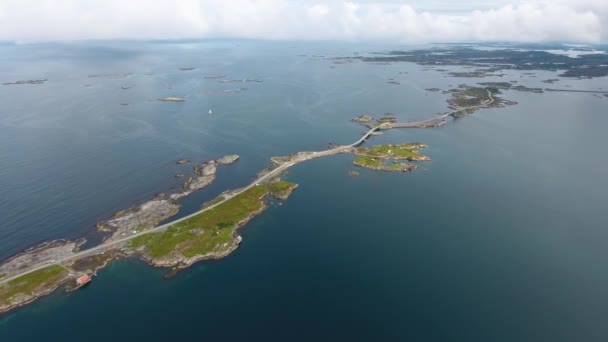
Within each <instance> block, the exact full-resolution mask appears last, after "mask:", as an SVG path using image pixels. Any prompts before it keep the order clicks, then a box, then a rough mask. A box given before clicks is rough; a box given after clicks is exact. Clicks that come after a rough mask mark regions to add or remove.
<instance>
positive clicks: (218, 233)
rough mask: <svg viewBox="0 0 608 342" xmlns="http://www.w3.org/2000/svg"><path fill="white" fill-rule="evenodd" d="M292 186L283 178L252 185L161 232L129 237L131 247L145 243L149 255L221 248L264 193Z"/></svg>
mask: <svg viewBox="0 0 608 342" xmlns="http://www.w3.org/2000/svg"><path fill="white" fill-rule="evenodd" d="M294 187H295V184H293V183H288V182H285V181H279V182H275V183H271V184H260V185H258V186H254V187H252V188H250V189H248V190H246V191H245V192H243V193H241V194H239V195H237V196H235V197H233V198H231V199H229V200H227V201H226V202H224V203H222V204H219V205H218V206H216V207H214V208H213V209H209V210H208V211H205V212H204V213H201V214H199V215H197V216H195V217H192V218H190V219H188V220H186V221H182V222H179V223H177V224H175V225H173V226H171V227H169V228H168V229H167V230H165V231H164V232H161V233H150V234H145V235H142V236H139V237H137V238H135V239H133V240H132V241H131V247H133V248H137V247H140V246H145V251H146V253H147V254H148V255H149V256H151V257H152V258H161V257H164V256H167V255H169V254H170V253H171V252H173V251H175V250H176V251H178V252H180V253H181V254H182V255H183V256H185V257H188V258H190V257H194V256H196V255H205V254H208V253H210V252H214V251H221V250H223V249H225V248H227V247H228V246H230V245H231V244H232V235H233V232H234V229H235V228H236V227H237V224H238V222H240V221H242V220H243V219H245V218H247V217H248V216H249V215H251V214H252V213H255V212H257V211H259V210H261V209H262V207H263V205H264V203H263V197H264V196H266V195H268V194H273V195H285V194H286V193H288V192H289V191H291V190H292V189H293V188H294ZM213 201H215V200H212V202H213ZM217 202H219V200H218V201H217ZM217 202H216V203H217Z"/></svg>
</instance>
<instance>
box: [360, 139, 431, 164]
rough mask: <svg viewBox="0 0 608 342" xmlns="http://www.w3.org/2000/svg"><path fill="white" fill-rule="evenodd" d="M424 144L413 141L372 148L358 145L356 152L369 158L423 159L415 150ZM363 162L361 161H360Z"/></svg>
mask: <svg viewBox="0 0 608 342" xmlns="http://www.w3.org/2000/svg"><path fill="white" fill-rule="evenodd" d="M424 147H425V145H423V144H421V143H418V142H413V143H407V144H401V145H377V146H373V147H372V148H369V149H368V148H364V147H359V148H358V149H357V153H358V154H361V155H364V156H365V157H370V158H394V159H412V160H419V159H425V156H424V155H423V154H421V153H419V152H418V151H417V150H418V149H420V148H424ZM362 162H363V161H362Z"/></svg>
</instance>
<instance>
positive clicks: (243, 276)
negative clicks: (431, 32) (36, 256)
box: [0, 41, 608, 341]
mask: <svg viewBox="0 0 608 342" xmlns="http://www.w3.org/2000/svg"><path fill="white" fill-rule="evenodd" d="M394 48H397V47H395V46H380V45H376V46H370V45H355V44H335V43H331V44H330V43H326V44H316V43H315V44H313V43H262V42H245V41H218V42H206V43H171V44H169V43H167V44H162V43H155V44H153V43H130V42H129V43H126V42H125V43H121V42H116V43H103V44H102V43H74V44H47V45H18V46H15V45H2V46H0V75H2V76H1V78H0V83H4V82H12V81H16V80H22V79H39V78H48V80H49V81H48V82H47V83H46V84H43V85H15V86H1V87H0V102H1V103H2V104H3V109H2V110H1V111H0V212H1V213H2V216H3V220H2V221H0V258H2V259H4V258H7V257H9V256H11V255H13V254H15V253H17V252H18V251H20V250H22V249H24V248H27V247H29V246H32V245H35V244H37V243H40V242H42V241H45V240H49V239H57V238H78V237H83V236H93V237H94V235H95V234H94V224H95V222H97V221H98V220H101V219H104V218H107V217H109V216H111V215H112V214H113V213H114V212H115V211H117V210H120V209H124V208H127V207H129V206H130V205H132V204H134V203H138V202H141V201H144V200H146V199H149V198H151V197H152V196H153V195H154V194H155V193H158V192H163V191H170V190H171V189H173V188H175V187H178V186H179V185H180V184H181V183H182V182H183V180H179V179H175V178H174V175H175V174H176V173H178V172H184V171H188V170H189V169H190V168H191V165H186V166H177V165H175V160H177V159H180V158H188V159H192V160H193V161H197V162H202V161H205V160H209V159H214V158H217V157H220V156H222V155H225V154H233V153H236V154H239V155H240V156H241V159H240V160H239V161H238V162H237V163H236V164H234V165H231V166H227V167H224V168H221V169H220V170H219V171H218V179H217V180H216V182H215V183H213V184H212V185H211V186H210V187H208V188H206V189H204V190H202V191H200V192H198V193H196V194H194V195H192V196H191V197H190V198H188V199H187V200H186V201H185V202H184V206H183V207H182V211H181V212H180V214H179V215H185V214H187V213H190V212H193V211H194V210H196V209H197V208H199V206H200V204H202V203H203V202H204V201H205V200H207V199H210V198H213V197H214V196H216V195H217V194H219V193H220V192H222V191H224V190H226V189H230V188H235V187H239V186H243V185H245V184H248V183H249V182H250V181H251V179H252V177H253V176H254V175H255V174H256V173H257V172H258V171H259V170H261V169H262V168H264V167H265V166H266V165H267V164H268V162H269V158H270V157H271V156H276V155H287V154H290V153H293V152H297V151H303V150H322V149H325V148H326V147H327V144H328V143H351V142H353V141H355V140H356V139H358V138H359V136H360V134H361V132H362V131H363V128H362V127H361V126H357V125H355V124H353V123H351V122H349V120H350V119H351V118H353V117H356V116H358V115H360V114H362V113H366V112H372V113H375V114H377V115H379V114H382V113H384V112H393V113H397V117H398V118H399V119H400V120H402V121H408V120H414V119H421V118H429V117H432V116H433V115H435V114H437V113H439V112H442V111H445V110H446V103H445V99H447V95H443V94H441V93H437V92H429V91H426V90H424V89H425V88H432V87H437V88H440V89H450V88H453V87H455V86H457V85H459V84H463V83H465V84H469V85H474V84H475V83H476V82H483V81H509V80H517V81H518V82H519V84H523V85H526V86H529V87H546V86H547V85H546V84H543V83H541V82H540V81H541V80H544V79H549V78H555V75H556V74H557V73H551V72H535V74H536V77H530V75H524V74H521V73H518V72H515V71H513V72H508V75H507V76H504V77H503V78H484V79H464V78H449V77H447V78H446V77H444V76H445V75H444V74H443V73H440V72H437V71H434V70H425V68H424V67H421V66H418V65H415V64H411V63H396V64H391V65H372V64H365V63H354V64H341V65H334V64H332V62H331V60H327V59H324V58H321V57H313V55H323V56H326V57H334V56H352V55H353V54H354V53H355V52H360V53H369V52H373V51H380V50H389V49H394ZM399 48H401V47H399ZM303 54H305V55H306V56H300V55H303ZM332 66H334V67H335V68H330V67H332ZM189 67H194V68H196V69H194V70H191V71H181V70H179V69H178V68H189ZM399 72H402V73H401V74H400V73H399ZM405 72H407V73H405ZM124 73H129V74H130V75H127V76H125V77H88V76H89V75H116V74H124ZM220 74H224V75H226V78H227V79H245V78H249V79H259V80H261V81H262V82H261V83H255V82H250V83H219V82H218V81H217V80H216V79H205V78H204V76H209V75H220ZM389 78H394V79H396V80H397V81H399V82H400V83H401V84H400V85H393V84H388V83H386V81H387V80H388V79H389ZM605 82H606V79H605V78H600V79H593V80H566V79H562V80H561V81H560V82H558V83H557V84H556V85H552V86H551V87H555V88H563V87H564V86H566V85H571V86H572V88H573V89H598V88H600V87H602V85H604V84H605ZM87 85H88V86H87ZM121 87H128V89H121ZM242 87H243V88H247V90H245V91H242V92H240V93H237V94H225V95H224V94H222V92H223V90H225V89H236V88H242ZM604 90H605V89H604ZM167 96H177V97H183V98H186V101H185V102H183V103H161V102H157V101H154V100H155V99H157V98H161V97H167ZM502 96H503V97H504V98H505V99H508V100H514V101H517V102H518V103H519V104H518V105H515V106H510V107H507V108H500V109H483V110H480V111H478V112H476V113H475V114H473V115H471V116H467V117H465V118H463V119H460V120H456V121H454V122H449V123H448V124H447V125H445V126H443V127H441V128H436V129H427V130H391V131H388V132H385V133H384V135H382V136H378V137H373V138H372V139H371V140H370V142H369V143H368V144H376V143H401V142H411V141H420V142H423V143H425V144H427V145H429V147H428V148H427V149H426V150H425V151H424V153H425V154H426V155H428V156H430V157H431V158H432V159H433V161H431V162H427V163H422V164H420V168H419V169H418V170H417V171H415V172H413V173H409V174H400V173H399V174H393V173H382V172H372V171H366V170H358V171H360V172H361V176H360V177H357V178H351V177H349V176H348V175H347V172H348V171H349V170H351V169H354V166H353V165H352V160H353V157H352V156H348V155H341V156H333V157H328V158H325V159H319V160H313V161H310V162H306V163H303V164H300V165H297V166H295V167H294V168H293V169H291V170H290V171H289V173H287V174H286V175H285V176H284V177H285V178H286V179H288V180H290V181H293V182H296V183H298V184H299V185H300V187H299V188H298V189H297V190H296V191H295V192H294V193H293V194H292V196H291V197H290V198H289V199H288V200H287V201H286V202H285V203H284V204H283V205H281V206H279V205H278V204H277V203H276V201H275V202H274V203H273V204H271V205H270V208H269V209H268V210H267V211H266V212H265V213H263V214H262V215H261V216H259V217H257V218H256V219H254V220H253V221H252V222H251V223H250V224H248V225H247V226H245V227H244V228H243V229H242V231H241V232H242V235H243V237H244V241H243V245H242V247H241V248H239V249H238V250H237V251H235V252H234V253H233V254H231V255H229V256H228V257H226V258H225V259H223V260H220V261H214V262H202V263H199V264H196V265H194V266H193V267H191V268H190V269H188V270H185V271H183V272H182V273H180V274H178V276H177V277H175V278H174V279H171V280H162V276H163V274H164V272H165V271H164V270H159V269H154V268H152V267H149V266H147V265H144V264H142V263H141V262H138V261H136V260H132V259H130V260H124V261H120V262H117V263H114V264H112V265H111V266H109V267H108V268H106V269H104V270H102V271H101V272H100V273H99V276H98V277H96V278H94V281H93V283H92V284H91V285H90V286H88V287H86V288H84V289H83V290H81V291H77V292H75V293H72V294H70V295H68V296H66V295H64V294H62V293H61V292H56V293H54V294H53V295H51V296H48V297H45V298H42V299H40V300H39V301H37V302H36V303H34V304H32V305H30V306H27V307H25V308H23V309H20V310H17V311H15V312H13V313H10V314H8V315H4V316H0V340H1V341H32V340H34V339H38V340H48V339H49V338H50V337H52V339H53V340H64V339H73V338H75V337H76V336H86V338H87V340H90V341H106V340H108V339H111V338H113V337H115V336H119V337H120V338H124V339H126V338H131V339H132V338H136V339H138V340H140V339H141V340H144V339H145V340H147V341H166V340H169V339H177V338H182V339H186V340H203V339H222V340H236V339H240V340H269V339H273V340H279V339H280V340H311V339H320V340H329V339H331V340H337V339H340V340H362V341H363V340H364V341H369V340H391V341H394V340H407V339H411V340H421V341H463V340H466V341H471V340H476V341H514V340H518V341H549V340H550V341H573V340H581V341H602V340H604V338H605V336H607V334H608V328H607V327H606V324H605V317H607V314H608V268H606V267H605V264H606V263H605V261H606V260H608V248H607V247H608V231H607V230H606V229H605V228H606V225H605V223H604V220H605V217H606V209H608V208H607V207H606V203H608V202H607V200H608V181H607V179H606V177H605V170H606V168H607V167H608V154H606V153H605V148H604V147H605V146H607V144H608V141H607V140H608V138H607V136H606V134H605V130H606V127H608V116H607V115H606V113H608V111H607V110H606V109H607V108H608V98H605V97H604V98H598V97H595V96H592V95H590V94H583V93H551V92H546V93H544V94H534V93H528V92H516V91H505V92H504V94H503V95H502ZM121 103H128V105H121ZM210 109H211V110H212V111H213V114H209V113H208V112H209V110H210Z"/></svg>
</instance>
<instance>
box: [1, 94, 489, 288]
mask: <svg viewBox="0 0 608 342" xmlns="http://www.w3.org/2000/svg"><path fill="white" fill-rule="evenodd" d="M486 91H487V92H488V96H489V97H490V100H489V101H486V102H483V103H481V104H480V105H478V106H472V107H466V108H460V109H457V110H453V111H451V112H449V113H446V114H442V115H441V116H439V117H437V118H433V119H429V120H424V121H417V122H409V123H402V124H399V123H393V124H390V123H383V124H381V125H378V126H375V127H372V128H370V129H369V131H367V132H366V133H365V134H364V135H363V136H362V137H361V138H360V139H359V140H357V141H355V142H353V143H352V144H350V145H342V146H338V147H335V148H332V149H328V150H325V151H319V152H312V153H309V154H306V155H303V156H299V157H296V158H294V159H292V160H290V161H288V162H285V163H283V164H281V165H279V166H278V167H277V168H275V169H273V170H271V171H269V172H268V173H266V174H264V175H262V176H260V177H258V178H257V179H255V180H254V181H253V182H252V183H251V184H249V185H247V186H245V187H244V188H240V189H237V190H234V191H232V192H230V193H228V194H224V199H223V200H222V201H220V202H217V203H215V204H213V205H211V206H208V207H206V208H203V209H201V210H199V211H196V212H194V213H192V214H190V215H187V216H184V217H182V218H179V219H177V220H174V221H171V222H169V223H165V224H163V225H160V226H158V227H155V228H152V229H148V230H145V231H142V232H139V233H135V234H131V235H129V236H126V237H124V238H121V239H117V240H112V241H108V242H105V243H102V244H100V245H98V246H96V247H92V248H89V249H86V250H84V251H80V252H77V253H74V254H72V255H70V256H68V257H65V258H62V259H57V260H52V261H44V262H42V263H40V264H38V265H33V267H30V268H28V269H26V270H24V271H23V272H20V273H19V274H15V275H12V276H10V277H7V278H3V279H0V285H1V284H4V283H8V282H10V281H11V280H14V279H16V278H19V277H21V276H23V275H26V274H29V273H32V272H34V271H38V270H41V269H43V268H46V267H49V266H52V265H60V266H62V267H65V266H64V265H63V264H64V263H66V262H68V261H74V260H78V259H82V258H84V257H87V256H90V255H93V254H99V253H102V252H105V251H107V250H110V249H113V248H117V247H121V246H122V245H123V244H124V243H126V242H128V241H130V240H132V239H134V238H136V237H138V236H142V235H145V234H149V233H158V232H162V231H164V230H165V229H167V228H169V227H170V226H172V225H174V224H177V223H180V222H182V221H185V220H188V219H190V218H192V217H194V216H197V215H200V214H202V213H204V212H206V211H208V210H211V209H213V208H215V207H217V206H218V205H221V204H223V203H225V202H226V201H228V200H230V199H231V198H233V197H235V196H238V195H240V194H242V193H243V192H245V191H247V190H249V189H251V188H253V187H254V186H257V185H258V184H260V183H263V182H265V181H268V180H270V179H272V178H274V177H276V176H278V175H279V174H281V173H282V172H283V171H285V170H287V169H289V168H290V167H292V166H294V165H296V164H299V163H301V162H303V161H307V160H310V159H315V158H320V157H326V156H329V155H334V154H339V153H347V152H350V151H351V150H352V149H353V148H355V147H357V146H359V145H361V144H363V143H364V142H365V141H366V140H367V139H368V138H369V137H370V135H372V133H374V132H375V131H378V130H381V129H382V130H387V129H392V128H421V127H437V126H440V125H430V124H431V123H435V122H437V121H438V120H440V121H441V122H442V124H443V123H444V122H445V119H446V118H447V117H448V116H449V115H451V114H453V113H457V112H460V111H462V110H467V109H477V108H482V107H487V106H489V105H491V104H492V103H494V97H492V93H491V92H490V91H489V90H487V89H486Z"/></svg>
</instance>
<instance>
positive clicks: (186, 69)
mask: <svg viewBox="0 0 608 342" xmlns="http://www.w3.org/2000/svg"><path fill="white" fill-rule="evenodd" d="M178 69H179V70H181V71H190V70H194V69H196V68H178Z"/></svg>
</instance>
